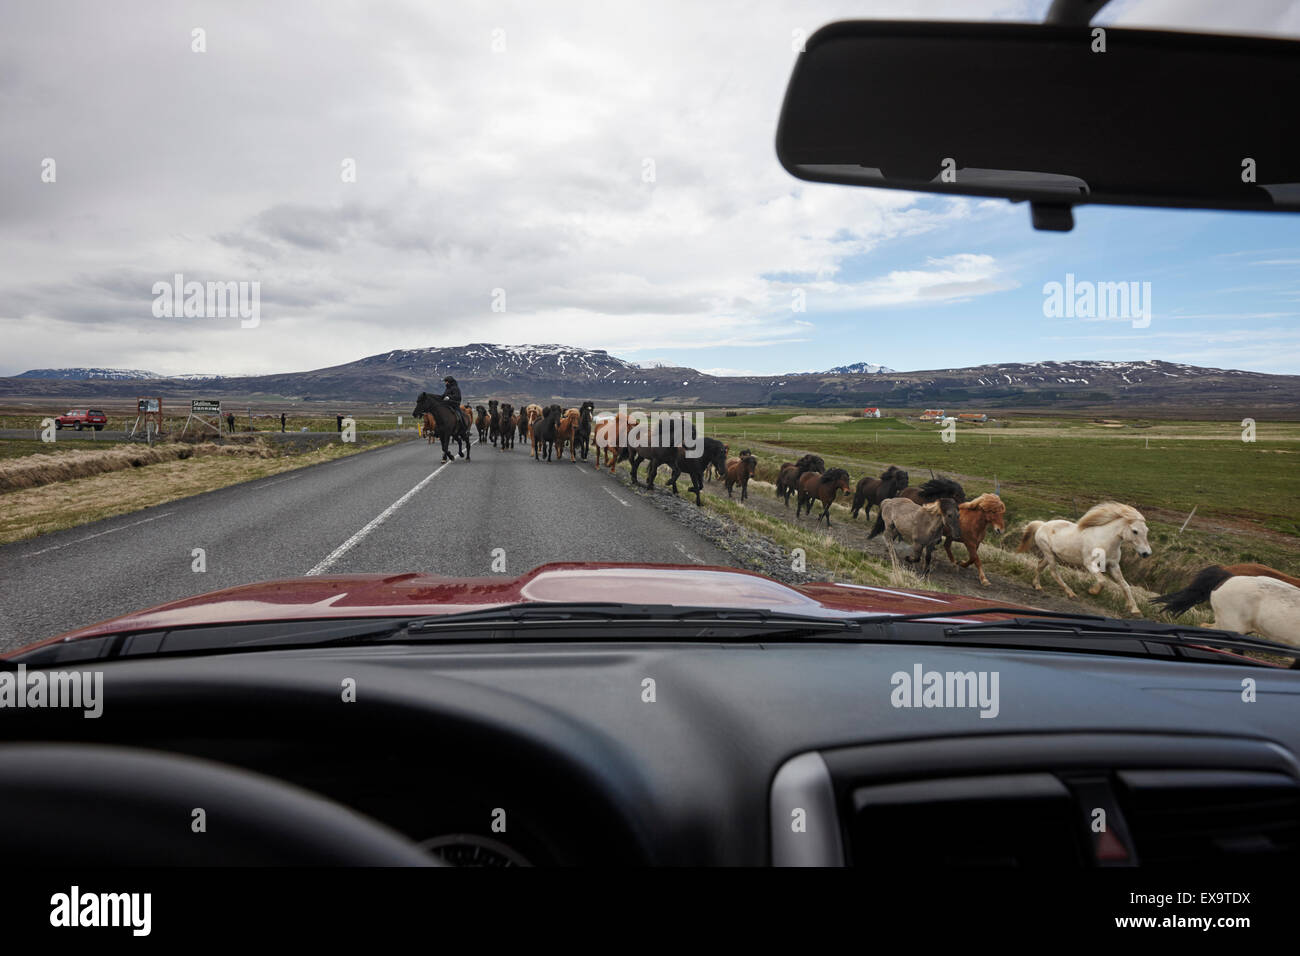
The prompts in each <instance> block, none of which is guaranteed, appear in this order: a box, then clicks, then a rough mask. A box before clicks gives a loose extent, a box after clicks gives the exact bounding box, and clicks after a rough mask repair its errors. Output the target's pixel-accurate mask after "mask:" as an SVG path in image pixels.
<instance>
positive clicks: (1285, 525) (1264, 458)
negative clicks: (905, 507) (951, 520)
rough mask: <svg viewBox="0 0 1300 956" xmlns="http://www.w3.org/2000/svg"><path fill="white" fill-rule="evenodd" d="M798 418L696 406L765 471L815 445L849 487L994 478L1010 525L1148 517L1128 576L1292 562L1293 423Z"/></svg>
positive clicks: (1160, 584)
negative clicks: (1105, 510) (1141, 550)
mask: <svg viewBox="0 0 1300 956" xmlns="http://www.w3.org/2000/svg"><path fill="white" fill-rule="evenodd" d="M803 413H806V410H804V412H803ZM834 413H835V410H826V412H825V414H826V415H831V414H834ZM800 414H801V412H800V411H799V410H790V411H774V412H764V413H761V414H750V415H740V416H736V417H726V416H723V415H718V416H709V417H706V419H705V433H706V434H708V435H711V436H713V437H715V438H720V439H722V440H723V441H726V442H728V443H729V445H730V448H731V453H732V454H735V453H736V452H737V451H738V450H739V449H741V448H743V447H748V448H750V449H751V450H752V451H753V453H754V455H755V456H756V457H757V458H758V459H759V472H758V477H759V478H760V479H764V480H767V481H772V480H774V478H775V475H776V471H777V469H778V468H779V466H780V463H781V462H783V461H792V460H794V459H795V458H797V457H798V456H799V455H801V454H803V453H805V452H814V453H816V454H819V455H821V456H822V457H824V458H825V459H826V462H827V466H828V467H842V468H846V469H848V471H849V473H850V475H851V476H852V478H853V481H854V483H855V484H856V482H857V480H858V479H859V478H861V477H862V476H863V475H865V474H872V475H875V474H879V473H880V471H881V470H882V469H883V468H884V467H885V466H886V465H889V464H896V465H899V466H900V467H903V468H906V469H907V470H908V471H909V472H910V473H911V478H912V482H911V483H912V484H914V485H915V484H920V483H921V482H922V481H923V480H924V479H926V478H928V477H929V473H930V470H931V469H933V470H934V472H935V473H936V474H940V473H942V474H948V475H952V476H954V477H956V478H957V479H958V480H959V481H961V482H962V483H963V485H964V486H965V488H966V491H967V493H968V494H969V495H970V496H972V497H973V496H975V495H977V494H980V493H981V492H984V491H993V490H995V483H996V488H997V490H998V491H999V493H1000V494H1001V496H1002V498H1003V499H1004V501H1005V503H1006V505H1007V524H1008V531H1009V532H1017V531H1018V530H1019V529H1020V528H1023V526H1024V525H1025V523H1026V522H1028V521H1031V520H1034V519H1040V518H1054V517H1065V518H1076V517H1078V516H1079V515H1080V514H1081V513H1082V512H1083V511H1085V510H1087V508H1089V507H1090V506H1091V505H1093V504H1095V503H1097V502H1098V501H1102V500H1106V499H1113V500H1117V501H1122V502H1126V503H1129V504H1132V505H1134V506H1135V507H1137V508H1138V510H1140V511H1142V512H1143V514H1144V515H1145V516H1146V518H1147V520H1148V524H1149V525H1150V526H1151V543H1152V545H1153V547H1154V548H1155V550H1156V555H1155V557H1154V558H1153V559H1151V560H1150V561H1147V562H1143V563H1142V564H1141V565H1138V566H1137V567H1136V568H1135V570H1134V576H1133V578H1131V580H1134V581H1135V582H1136V583H1142V584H1144V585H1145V586H1147V587H1149V588H1151V589H1153V590H1157V591H1159V590H1168V589H1170V587H1169V586H1170V585H1173V584H1175V583H1178V585H1179V586H1181V582H1182V581H1183V580H1184V579H1185V578H1186V576H1187V575H1188V572H1189V569H1192V570H1195V569H1199V568H1200V567H1201V566H1204V565H1205V564H1210V563H1236V562H1245V561H1258V562H1260V563H1264V564H1269V565H1272V566H1274V567H1278V568H1282V569H1283V570H1288V571H1291V572H1292V573H1294V572H1295V571H1296V570H1297V569H1298V568H1300V495H1297V493H1296V486H1297V478H1300V422H1288V423H1276V422H1268V423H1260V424H1259V425H1258V426H1257V430H1256V435H1255V439H1256V440H1255V441H1254V442H1244V441H1242V429H1241V427H1240V425H1239V424H1237V423H1235V422H1199V421H1190V420H1178V421H1156V420H1135V421H1124V420H1120V419H1107V420H1106V421H1107V422H1108V423H1110V424H1108V425H1100V424H1094V423H1092V422H1091V421H1089V420H1082V419H1053V418H1047V417H1037V418H1025V419H1020V418H1015V419H1013V420H1011V421H1009V422H1007V423H990V424H985V425H959V426H958V428H957V432H956V440H955V441H954V442H952V443H945V442H944V441H942V440H941V437H940V433H939V427H938V426H937V425H935V424H931V423H921V422H919V421H917V420H906V419H898V418H882V419H866V418H863V419H854V420H851V421H847V422H834V423H803V422H794V423H792V422H791V421H790V419H791V418H793V417H795V416H797V415H800ZM819 414H822V413H821V412H820V411H819ZM1193 508H1195V509H1196V511H1195V515H1194V516H1193V517H1192V519H1191V521H1190V522H1188V525H1187V527H1186V529H1185V530H1183V531H1182V532H1181V533H1180V532H1179V528H1180V526H1181V525H1182V524H1183V522H1184V520H1186V519H1187V517H1188V515H1189V514H1191V512H1192V509H1193ZM1019 540H1020V536H1019V534H1017V533H1010V534H1008V535H1006V536H1004V537H1003V538H1002V539H1001V540H1000V541H997V542H990V543H993V544H994V546H995V547H1001V548H1003V549H1014V547H1015V546H1016V545H1017V544H1018V543H1019ZM985 547H988V544H986V545H985ZM1126 570H1127V566H1126Z"/></svg>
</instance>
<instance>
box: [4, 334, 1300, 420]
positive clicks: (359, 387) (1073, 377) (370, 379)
mask: <svg viewBox="0 0 1300 956" xmlns="http://www.w3.org/2000/svg"><path fill="white" fill-rule="evenodd" d="M444 375H454V376H455V377H456V379H457V380H458V381H459V382H460V385H461V389H462V391H463V393H464V395H465V397H466V400H467V401H470V402H473V403H479V402H481V401H486V399H488V398H490V397H498V398H501V399H503V400H510V399H514V400H515V401H516V403H517V402H518V400H519V399H526V400H529V401H540V402H549V401H558V402H575V403H576V402H577V401H581V400H582V399H586V398H590V399H593V400H597V401H602V402H611V401H614V402H617V401H629V402H635V401H642V402H646V401H662V402H670V403H679V404H710V405H804V406H846V405H847V406H852V405H858V404H861V405H879V406H882V407H908V408H910V407H918V406H932V405H940V404H947V405H954V406H955V405H961V406H962V407H963V408H973V409H983V408H1015V407H1019V408H1049V407H1054V408H1060V407H1072V408H1078V409H1092V408H1097V409H1100V408H1111V409H1114V408H1115V407H1116V406H1121V407H1123V408H1127V409H1129V410H1132V411H1134V412H1137V411H1139V410H1140V409H1161V408H1163V409H1170V408H1181V409H1187V410H1188V411H1189V412H1193V413H1194V412H1195V411H1196V410H1198V409H1199V410H1200V411H1201V412H1217V413H1218V414H1221V415H1228V414H1237V413H1238V412H1240V413H1241V414H1244V415H1250V414H1255V415H1257V416H1259V415H1266V416H1268V417H1288V416H1289V417H1300V376H1297V375H1268V374H1264V373H1261V372H1249V371H1242V370H1236V369H1217V368H1203V367H1200V366H1194V365H1183V364H1179V363H1174V362H1163V361H1159V360H1150V361H1142V362H1111V361H1073V362H1070V361H1060V362H1028V363H1021V362H1017V363H999V364H989V365H978V366H974V367H970V368H947V369H932V370H925V371H913V372H897V371H894V370H892V369H889V368H886V367H884V366H880V365H874V364H871V363H867V362H859V363H856V364H853V365H844V366H837V367H836V368H833V369H828V370H827V371H824V372H804V373H792V374H789V375H764V376H718V375H709V374H706V373H704V372H700V371H698V370H696V369H693V368H685V367H671V366H668V367H654V368H642V367H640V366H638V365H635V364H633V363H631V362H627V361H624V360H623V359H620V358H617V357H615V356H612V355H610V354H609V353H608V352H605V351H603V350H599V349H584V348H578V347H574V346H566V345H491V344H486V343H475V344H472V345H464V346H453V347H446V348H419V349H399V350H394V351H390V352H383V353H380V354H378V355H370V356H367V357H365V358H361V359H357V360H356V361H353V362H347V363H345V364H342V365H335V366H331V367H329V368H321V369H314V370H311V371H305V372H284V373H278V374H272V375H256V376H214V375H201V374H195V375H185V376H158V375H154V374H153V373H150V372H145V371H142V370H137V369H131V370H120V369H98V368H73V369H32V370H30V371H27V372H23V373H22V374H21V375H16V376H12V377H9V378H0V396H16V395H25V396H33V395H41V396H49V397H55V396H59V397H67V398H68V399H69V400H72V399H74V398H78V397H80V400H85V399H86V398H88V397H89V396H90V395H92V394H93V395H94V396H96V397H105V398H107V397H123V398H125V397H133V396H135V395H137V394H158V393H162V394H166V395H168V396H171V397H173V398H175V399H187V398H198V397H208V396H210V397H214V398H216V397H222V396H232V397H233V396H240V397H244V398H249V399H264V400H276V401H323V402H351V401H365V402H374V403H383V402H392V403H394V404H405V403H407V402H409V401H411V400H413V399H414V397H415V396H416V395H417V394H418V393H419V392H421V391H428V390H434V391H441V387H442V385H441V382H442V377H443V376H444Z"/></svg>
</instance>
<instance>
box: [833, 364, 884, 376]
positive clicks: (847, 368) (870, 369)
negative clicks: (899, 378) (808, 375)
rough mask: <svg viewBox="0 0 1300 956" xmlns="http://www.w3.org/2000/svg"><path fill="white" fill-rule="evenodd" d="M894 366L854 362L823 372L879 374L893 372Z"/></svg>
mask: <svg viewBox="0 0 1300 956" xmlns="http://www.w3.org/2000/svg"><path fill="white" fill-rule="evenodd" d="M892 371H894V370H893V369H892V368H888V367H887V366H884V365H874V364H872V363H871V362H854V363H853V364H852V365H837V366H835V367H834V368H828V369H827V370H826V371H824V372H822V373H821V374H822V375H879V374H880V373H882V372H892Z"/></svg>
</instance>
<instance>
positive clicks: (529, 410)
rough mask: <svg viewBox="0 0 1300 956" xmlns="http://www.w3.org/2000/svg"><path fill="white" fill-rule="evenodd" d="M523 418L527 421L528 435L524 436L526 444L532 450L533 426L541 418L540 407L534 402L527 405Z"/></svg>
mask: <svg viewBox="0 0 1300 956" xmlns="http://www.w3.org/2000/svg"><path fill="white" fill-rule="evenodd" d="M524 417H525V418H527V419H528V434H527V435H526V436H525V438H526V440H527V442H528V447H529V448H532V447H533V425H535V424H536V423H537V422H538V421H539V420H540V419H541V417H542V406H540V405H538V404H537V403H536V402H533V403H531V404H529V405H525V406H524Z"/></svg>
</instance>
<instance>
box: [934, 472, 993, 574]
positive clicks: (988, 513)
mask: <svg viewBox="0 0 1300 956" xmlns="http://www.w3.org/2000/svg"><path fill="white" fill-rule="evenodd" d="M957 511H958V513H959V515H960V516H961V543H962V544H964V545H966V560H965V561H963V562H962V563H961V566H962V567H963V568H969V567H970V566H971V565H972V564H973V565H975V570H976V571H978V572H979V576H980V584H982V585H984V586H985V587H988V586H989V579H988V578H986V577H985V576H984V565H983V564H981V563H980V542H981V541H983V540H984V534H985V533H986V532H987V531H988V529H989V528H990V527H992V528H993V533H994V534H1001V533H1002V532H1003V531H1005V530H1006V519H1005V515H1006V513H1007V506H1006V505H1004V504H1003V503H1002V499H1001V498H999V497H998V496H997V495H995V494H993V493H992V492H989V493H988V494H983V495H980V496H979V497H978V498H976V499H974V500H973V501H963V502H962V503H961V504H960V505H958V506H957ZM943 550H945V551H947V552H948V560H949V561H951V562H952V563H953V564H956V563H957V559H956V558H954V557H953V556H952V538H950V537H948V536H947V535H944V536H943Z"/></svg>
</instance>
